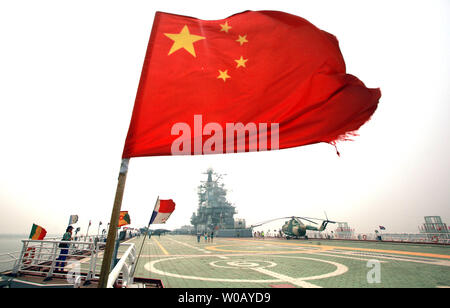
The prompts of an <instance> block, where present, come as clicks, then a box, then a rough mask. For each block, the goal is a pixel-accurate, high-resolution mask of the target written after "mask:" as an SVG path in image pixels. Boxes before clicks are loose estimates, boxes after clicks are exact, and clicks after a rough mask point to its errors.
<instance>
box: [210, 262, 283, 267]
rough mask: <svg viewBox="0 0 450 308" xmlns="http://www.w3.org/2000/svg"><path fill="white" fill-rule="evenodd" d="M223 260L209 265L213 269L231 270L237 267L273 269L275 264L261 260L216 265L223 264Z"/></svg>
mask: <svg viewBox="0 0 450 308" xmlns="http://www.w3.org/2000/svg"><path fill="white" fill-rule="evenodd" d="M224 262H225V261H224V260H219V261H213V262H210V263H209V265H211V266H213V267H220V268H231V269H236V268H237V267H241V268H251V267H259V268H269V267H274V266H276V265H277V264H276V263H275V262H271V261H261V260H241V261H229V262H226V264H227V265H228V266H226V265H220V264H217V263H224ZM260 263H267V265H261V264H260Z"/></svg>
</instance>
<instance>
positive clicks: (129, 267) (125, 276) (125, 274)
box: [106, 243, 136, 288]
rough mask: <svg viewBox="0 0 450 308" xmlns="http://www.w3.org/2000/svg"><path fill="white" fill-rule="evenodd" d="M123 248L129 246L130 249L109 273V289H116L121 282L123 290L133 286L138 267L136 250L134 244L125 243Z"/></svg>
mask: <svg viewBox="0 0 450 308" xmlns="http://www.w3.org/2000/svg"><path fill="white" fill-rule="evenodd" d="M121 246H128V249H127V250H126V251H125V253H124V254H123V255H122V257H121V258H120V260H119V261H118V262H117V264H116V266H114V268H113V270H112V271H111V272H110V273H109V276H108V282H107V285H106V287H107V288H114V287H115V285H116V283H118V282H119V281H120V282H121V283H120V285H121V287H123V288H124V287H127V286H129V285H131V284H133V278H134V270H135V267H136V248H135V245H134V244H128V243H124V244H122V245H121Z"/></svg>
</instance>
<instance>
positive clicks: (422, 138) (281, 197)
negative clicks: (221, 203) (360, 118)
mask: <svg viewBox="0 0 450 308" xmlns="http://www.w3.org/2000/svg"><path fill="white" fill-rule="evenodd" d="M157 10H159V11H163V12H169V13H175V14H182V15H188V16H193V17H197V18H200V19H222V18H225V17H228V16H229V15H232V14H235V13H238V12H241V11H245V10H280V11H284V12H288V13H291V14H295V15H298V16H301V17H303V18H306V19H307V20H309V21H310V22H312V23H313V24H315V25H316V26H318V27H319V28H321V29H323V30H326V31H328V32H330V33H332V34H334V35H335V36H337V38H338V40H339V42H340V47H341V51H342V53H343V56H344V59H345V61H346V64H347V72H348V73H350V74H353V75H355V76H357V77H358V78H359V79H361V80H362V81H363V82H364V83H365V84H366V85H367V86H368V87H371V88H375V87H380V88H381V91H382V98H381V101H380V104H379V108H378V110H377V111H376V112H375V114H374V116H373V118H372V120H371V121H369V122H368V123H366V125H364V126H363V127H362V128H361V129H360V130H359V134H360V136H359V137H356V138H355V141H352V142H341V143H339V144H338V149H339V151H340V152H341V157H338V156H337V155H336V152H335V149H334V148H333V147H332V146H331V145H328V144H317V145H311V146H304V147H299V148H294V149H288V150H281V151H274V152H265V153H244V154H227V155H213V156H197V157H194V156H191V157H146V158H137V159H131V161H130V168H129V173H128V179H127V183H126V188H125V195H124V200H123V205H122V209H123V210H128V211H129V213H130V216H131V220H132V226H136V227H137V226H143V225H146V224H147V222H148V220H149V218H150V213H151V211H152V209H153V206H154V202H155V199H156V197H157V196H158V195H159V196H160V198H163V199H165V198H172V199H174V201H175V202H176V204H177V206H176V210H175V212H174V214H173V215H172V217H171V218H170V219H169V222H168V223H167V226H166V227H168V228H174V227H179V226H182V225H185V224H189V221H190V217H191V215H192V213H193V212H194V211H196V209H197V194H196V187H197V186H198V185H199V184H200V181H201V180H205V177H206V176H205V175H204V174H203V172H205V171H206V169H207V168H209V167H212V168H214V169H215V170H216V171H217V172H219V173H226V174H227V175H226V176H225V177H224V183H225V186H226V188H228V189H229V190H230V192H229V198H228V199H229V201H230V202H231V203H233V204H234V205H235V206H236V207H237V210H238V214H237V215H236V217H239V218H245V219H246V221H247V223H249V224H251V223H256V222H260V221H264V220H268V219H271V218H276V217H282V216H290V215H299V216H310V217H323V211H326V212H327V214H328V216H329V218H330V219H335V220H338V221H347V222H349V224H350V225H351V226H352V227H353V228H356V231H357V232H362V233H363V232H373V230H374V229H375V228H377V227H378V226H379V225H383V226H386V228H387V231H390V232H417V226H418V225H419V224H421V223H422V222H423V216H426V215H440V216H442V218H443V219H444V220H445V221H446V222H447V223H450V190H449V187H450V172H449V171H450V168H449V167H450V145H449V140H450V138H449V132H450V124H449V123H450V122H449V116H450V107H449V104H450V91H449V85H450V63H449V55H450V1H447V0H443V1H438V0H432V1H410V0H409V1H379V0H378V1H333V0H331V1H320V0H319V1H318V0H314V1H292V0H289V1H282V0H277V1H242V0H241V1H170V0H166V1H110V0H109V1H2V2H0V161H1V168H0V212H1V215H0V233H23V234H24V233H28V232H29V230H30V228H31V225H32V223H36V224H39V225H41V226H43V227H44V228H46V229H47V231H48V232H49V233H52V234H55V233H61V232H63V231H64V228H65V227H66V225H67V222H68V218H69V215H71V214H78V215H79V217H80V221H79V223H78V224H77V226H80V227H81V228H82V233H84V232H85V230H86V227H87V224H88V221H89V220H90V219H91V220H92V222H93V226H92V227H91V230H92V231H90V233H96V230H97V225H98V221H100V220H101V221H102V222H103V223H104V225H106V223H107V222H108V221H109V219H110V214H111V209H112V205H113V200H114V195H115V190H116V184H117V176H118V172H119V167H120V160H121V154H122V149H123V145H124V141H125V137H126V134H127V131H128V125H129V122H130V118H131V113H132V108H133V105H134V98H135V95H136V90H137V86H138V82H139V77H140V73H141V69H142V63H143V60H144V55H145V52H146V47H147V43H148V39H149V36H150V31H151V28H152V23H153V17H154V13H155V11H157ZM280 226H281V222H280ZM332 229H333V228H332Z"/></svg>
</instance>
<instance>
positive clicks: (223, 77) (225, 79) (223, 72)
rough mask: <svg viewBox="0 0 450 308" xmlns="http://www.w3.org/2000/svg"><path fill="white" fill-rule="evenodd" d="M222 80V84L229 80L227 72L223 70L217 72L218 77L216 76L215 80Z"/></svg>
mask: <svg viewBox="0 0 450 308" xmlns="http://www.w3.org/2000/svg"><path fill="white" fill-rule="evenodd" d="M219 78H220V79H222V80H223V82H225V81H227V78H231V77H230V76H229V75H228V70H224V71H221V70H219V76H217V79H219Z"/></svg>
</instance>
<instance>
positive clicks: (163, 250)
mask: <svg viewBox="0 0 450 308" xmlns="http://www.w3.org/2000/svg"><path fill="white" fill-rule="evenodd" d="M152 240H154V241H155V242H156V245H158V247H159V248H160V249H161V250H162V252H163V253H164V254H165V255H168V254H169V253H168V252H167V250H166V249H165V248H164V247H163V245H161V243H160V242H158V240H157V239H156V238H152Z"/></svg>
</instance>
